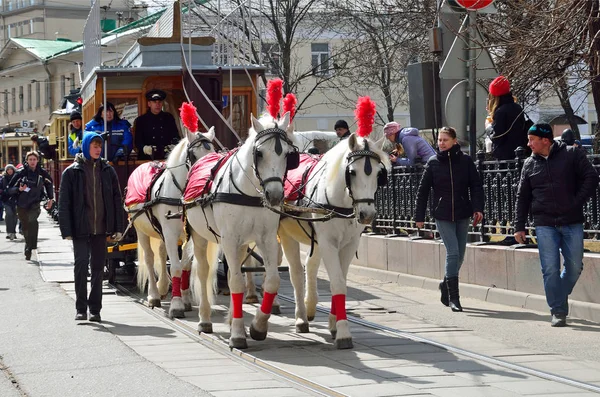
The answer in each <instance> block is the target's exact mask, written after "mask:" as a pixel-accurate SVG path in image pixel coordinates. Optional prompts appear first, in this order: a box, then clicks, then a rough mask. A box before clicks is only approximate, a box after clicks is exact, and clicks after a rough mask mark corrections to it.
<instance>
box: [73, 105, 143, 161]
mask: <svg viewBox="0 0 600 397" xmlns="http://www.w3.org/2000/svg"><path fill="white" fill-rule="evenodd" d="M104 118H106V131H104ZM130 128H131V124H129V122H128V121H127V120H123V119H121V118H120V117H119V114H118V113H117V109H115V105H113V104H112V103H110V102H106V112H105V111H104V106H100V107H99V108H98V112H96V115H95V116H94V118H93V119H92V120H91V121H89V122H88V123H87V124H86V125H85V131H86V132H88V131H93V132H97V133H99V134H101V133H104V134H103V136H104V137H105V139H106V141H107V144H108V153H104V151H102V155H103V157H105V158H106V159H107V160H108V161H115V160H117V159H119V158H122V157H125V155H126V154H128V153H129V152H130V151H131V148H132V147H133V136H132V135H131V130H130Z"/></svg>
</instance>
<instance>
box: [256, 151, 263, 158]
mask: <svg viewBox="0 0 600 397" xmlns="http://www.w3.org/2000/svg"><path fill="white" fill-rule="evenodd" d="M262 156H263V154H262V152H261V151H260V150H257V151H256V157H260V158H262Z"/></svg>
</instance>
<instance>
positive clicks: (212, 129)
mask: <svg viewBox="0 0 600 397" xmlns="http://www.w3.org/2000/svg"><path fill="white" fill-rule="evenodd" d="M204 136H205V137H206V138H207V139H210V140H211V141H212V140H213V139H215V126H214V125H213V126H212V127H210V129H209V130H208V131H207V132H206V133H204Z"/></svg>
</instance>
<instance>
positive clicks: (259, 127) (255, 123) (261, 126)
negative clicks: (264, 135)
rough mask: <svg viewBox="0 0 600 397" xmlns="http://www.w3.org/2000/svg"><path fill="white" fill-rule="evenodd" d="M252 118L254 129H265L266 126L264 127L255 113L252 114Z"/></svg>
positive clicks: (258, 130)
mask: <svg viewBox="0 0 600 397" xmlns="http://www.w3.org/2000/svg"><path fill="white" fill-rule="evenodd" d="M250 118H251V119H252V128H254V131H256V132H260V131H262V130H264V129H265V127H263V125H262V124H261V123H260V121H258V120H257V119H256V117H254V115H253V114H250Z"/></svg>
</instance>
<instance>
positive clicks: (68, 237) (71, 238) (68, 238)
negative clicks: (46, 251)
mask: <svg viewBox="0 0 600 397" xmlns="http://www.w3.org/2000/svg"><path fill="white" fill-rule="evenodd" d="M65 240H73V237H71V236H67V237H65Z"/></svg>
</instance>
